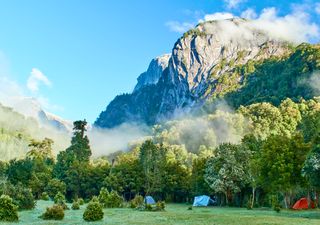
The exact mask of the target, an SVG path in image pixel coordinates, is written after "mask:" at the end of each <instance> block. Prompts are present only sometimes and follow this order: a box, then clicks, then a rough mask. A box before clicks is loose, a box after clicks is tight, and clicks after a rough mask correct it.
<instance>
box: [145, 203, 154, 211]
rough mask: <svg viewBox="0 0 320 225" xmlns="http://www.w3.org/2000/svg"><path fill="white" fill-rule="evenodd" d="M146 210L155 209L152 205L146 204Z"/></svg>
mask: <svg viewBox="0 0 320 225" xmlns="http://www.w3.org/2000/svg"><path fill="white" fill-rule="evenodd" d="M145 210H146V211H152V210H153V208H152V205H150V204H146V205H145Z"/></svg>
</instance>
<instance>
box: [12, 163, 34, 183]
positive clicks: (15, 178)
mask: <svg viewBox="0 0 320 225" xmlns="http://www.w3.org/2000/svg"><path fill="white" fill-rule="evenodd" d="M32 171H33V163H32V160H31V159H29V158H26V159H21V160H16V159H13V160H11V161H10V162H9V165H8V168H7V172H6V175H7V176H8V180H9V181H10V183H12V184H14V185H16V184H18V183H22V184H23V185H25V186H27V185H28V184H29V181H30V180H31V178H32Z"/></svg>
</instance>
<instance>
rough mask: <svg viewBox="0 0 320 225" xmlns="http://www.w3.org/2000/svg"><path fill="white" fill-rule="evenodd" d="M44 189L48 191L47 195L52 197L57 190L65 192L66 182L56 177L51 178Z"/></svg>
mask: <svg viewBox="0 0 320 225" xmlns="http://www.w3.org/2000/svg"><path fill="white" fill-rule="evenodd" d="M45 191H46V192H47V193H48V195H49V197H50V198H52V199H53V198H54V196H56V195H57V194H58V192H61V193H62V194H66V184H65V183H64V182H63V181H60V180H58V179H52V180H50V181H49V183H48V185H47V186H46V188H45Z"/></svg>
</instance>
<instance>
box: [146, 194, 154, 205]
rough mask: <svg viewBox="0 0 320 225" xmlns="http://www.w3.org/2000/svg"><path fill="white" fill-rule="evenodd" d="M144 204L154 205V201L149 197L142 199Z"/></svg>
mask: <svg viewBox="0 0 320 225" xmlns="http://www.w3.org/2000/svg"><path fill="white" fill-rule="evenodd" d="M144 203H146V204H150V205H153V204H156V202H155V200H154V199H153V198H152V197H151V196H149V195H148V196H146V197H145V198H144Z"/></svg>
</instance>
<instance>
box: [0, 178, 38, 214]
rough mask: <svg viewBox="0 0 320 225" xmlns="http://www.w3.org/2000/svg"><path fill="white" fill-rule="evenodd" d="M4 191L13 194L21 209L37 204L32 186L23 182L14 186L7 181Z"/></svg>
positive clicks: (30, 207)
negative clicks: (26, 185)
mask: <svg viewBox="0 0 320 225" xmlns="http://www.w3.org/2000/svg"><path fill="white" fill-rule="evenodd" d="M3 193H4V194H5V195H9V196H12V198H13V203H14V204H15V205H17V206H18V209H19V210H24V209H33V208H34V207H35V205H36V201H35V199H34V196H33V195H32V192H31V190H30V188H27V187H24V186H23V185H21V184H17V185H15V186H14V185H12V184H10V183H7V184H5V186H4V190H3Z"/></svg>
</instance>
